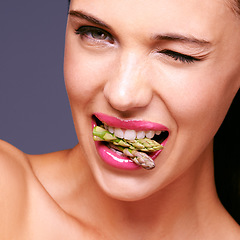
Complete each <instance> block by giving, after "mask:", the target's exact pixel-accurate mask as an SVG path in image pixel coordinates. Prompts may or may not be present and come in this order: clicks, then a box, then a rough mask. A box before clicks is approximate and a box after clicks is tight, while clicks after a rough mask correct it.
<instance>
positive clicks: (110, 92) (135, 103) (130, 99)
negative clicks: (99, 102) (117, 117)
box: [104, 83, 152, 111]
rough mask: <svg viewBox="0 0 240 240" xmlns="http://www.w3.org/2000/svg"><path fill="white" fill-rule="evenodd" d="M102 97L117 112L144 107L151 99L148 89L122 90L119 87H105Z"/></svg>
mask: <svg viewBox="0 0 240 240" xmlns="http://www.w3.org/2000/svg"><path fill="white" fill-rule="evenodd" d="M129 84H130V83H129ZM104 96H105V98H106V99H107V101H108V102H109V104H110V105H111V106H112V108H114V109H116V110H118V111H128V110H131V109H135V108H143V107H146V106H147V105H148V104H149V103H150V102H151V99H152V94H151V89H150V87H148V88H146V87H142V88H140V87H138V88H132V89H131V87H130V86H129V87H128V89H122V88H121V87H120V86H116V87H114V86H113V85H112V86H111V87H109V86H106V88H104Z"/></svg>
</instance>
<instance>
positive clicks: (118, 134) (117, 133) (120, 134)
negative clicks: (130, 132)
mask: <svg viewBox="0 0 240 240" xmlns="http://www.w3.org/2000/svg"><path fill="white" fill-rule="evenodd" d="M114 134H115V136H116V137H118V138H123V136H124V132H123V130H122V129H121V128H115V131H114Z"/></svg>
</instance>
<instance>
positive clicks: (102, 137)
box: [93, 126, 163, 169]
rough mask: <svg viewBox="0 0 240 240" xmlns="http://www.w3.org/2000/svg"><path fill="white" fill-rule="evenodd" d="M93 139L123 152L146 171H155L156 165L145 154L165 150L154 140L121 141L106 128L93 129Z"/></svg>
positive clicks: (97, 127)
mask: <svg viewBox="0 0 240 240" xmlns="http://www.w3.org/2000/svg"><path fill="white" fill-rule="evenodd" d="M93 139H94V140H95V141H106V142H109V143H110V145H111V147H112V148H115V149H117V150H119V151H121V152H123V154H125V155H126V156H128V157H130V158H131V160H132V161H134V162H135V163H136V164H137V165H140V166H142V167H143V168H145V169H153V168H154V167H155V164H154V161H153V160H152V158H151V157H149V156H148V155H147V154H146V153H144V152H154V151H157V150H160V149H163V146H162V145H161V144H159V143H158V142H156V141H154V140H152V139H148V138H144V139H135V140H126V139H121V138H118V137H116V136H115V135H114V134H112V133H110V132H109V131H108V130H106V129H105V128H103V127H99V126H96V127H95V128H94V129H93Z"/></svg>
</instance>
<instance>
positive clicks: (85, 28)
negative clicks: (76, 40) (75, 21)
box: [75, 25, 114, 43]
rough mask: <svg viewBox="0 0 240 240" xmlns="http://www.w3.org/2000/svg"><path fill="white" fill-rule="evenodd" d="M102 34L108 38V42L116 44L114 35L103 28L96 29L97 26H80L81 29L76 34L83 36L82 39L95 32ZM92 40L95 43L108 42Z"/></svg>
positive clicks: (76, 30)
mask: <svg viewBox="0 0 240 240" xmlns="http://www.w3.org/2000/svg"><path fill="white" fill-rule="evenodd" d="M97 31H98V32H102V33H104V34H105V35H106V36H107V37H108V38H109V40H108V42H110V43H113V42H114V38H113V36H112V34H110V33H109V32H108V31H106V30H104V29H102V28H99V27H95V26H90V25H83V26H80V27H79V28H77V29H75V33H76V34H78V35H81V36H82V37H83V36H84V35H85V37H87V36H86V34H87V33H93V32H97ZM88 38H89V39H91V38H90V37H88ZM91 40H93V41H98V42H103V41H106V40H99V39H94V38H92V39H91Z"/></svg>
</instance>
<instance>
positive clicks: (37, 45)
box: [0, 0, 77, 154]
mask: <svg viewBox="0 0 240 240" xmlns="http://www.w3.org/2000/svg"><path fill="white" fill-rule="evenodd" d="M66 19H67V0H20V1H19V0H11V1H9V0H4V1H3V0H2V1H1V3H0V138H1V139H3V140H5V141H8V142H10V143H11V144H13V145H14V146H16V147H18V148H20V149H21V150H22V151H24V152H27V153H30V154H40V153H45V152H52V151H57V150H61V149H66V148H71V147H73V146H74V145H75V144H76V143H77V138H76V135H75V131H74V126H73V122H72V118H71V112H70V107H69V103H68V99H67V94H66V91H65V86H64V78H63V54H64V35H65V26H66Z"/></svg>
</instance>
